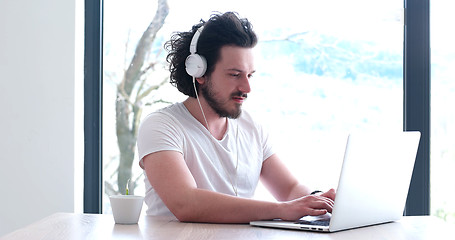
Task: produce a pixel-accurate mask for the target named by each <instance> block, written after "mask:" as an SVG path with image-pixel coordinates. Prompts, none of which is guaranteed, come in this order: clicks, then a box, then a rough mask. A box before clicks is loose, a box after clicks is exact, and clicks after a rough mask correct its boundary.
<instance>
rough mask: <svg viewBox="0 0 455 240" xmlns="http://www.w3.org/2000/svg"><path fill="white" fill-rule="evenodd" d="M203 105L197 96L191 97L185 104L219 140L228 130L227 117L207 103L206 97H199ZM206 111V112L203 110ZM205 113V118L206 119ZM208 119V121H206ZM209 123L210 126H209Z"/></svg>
mask: <svg viewBox="0 0 455 240" xmlns="http://www.w3.org/2000/svg"><path fill="white" fill-rule="evenodd" d="M199 100H200V103H201V106H199V103H198V101H197V99H196V98H192V97H189V98H187V99H186V100H185V101H184V102H183V104H184V105H185V107H186V108H187V109H188V111H189V112H190V113H191V115H192V116H193V117H194V118H195V119H196V120H198V121H199V122H200V123H201V124H202V125H203V126H204V127H205V128H207V130H208V131H209V132H210V134H212V136H213V137H214V138H216V139H218V140H221V139H222V138H223V136H224V134H225V133H226V130H227V118H225V117H220V116H219V115H218V114H217V113H216V112H215V111H213V109H212V108H211V107H210V106H209V105H208V104H207V102H206V101H205V99H204V98H199ZM201 107H202V110H203V111H204V114H203V113H202V111H201ZM204 115H205V119H204ZM205 120H207V123H206V122H205ZM207 124H208V126H207Z"/></svg>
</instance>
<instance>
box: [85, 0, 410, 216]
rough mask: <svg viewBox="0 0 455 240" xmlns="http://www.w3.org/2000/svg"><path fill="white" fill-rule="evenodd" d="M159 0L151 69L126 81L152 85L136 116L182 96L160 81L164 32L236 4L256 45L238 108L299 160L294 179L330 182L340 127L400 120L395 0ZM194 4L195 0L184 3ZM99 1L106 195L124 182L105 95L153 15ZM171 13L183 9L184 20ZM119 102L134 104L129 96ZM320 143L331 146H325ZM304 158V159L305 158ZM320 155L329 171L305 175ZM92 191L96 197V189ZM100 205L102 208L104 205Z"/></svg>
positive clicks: (146, 6) (136, 175)
mask: <svg viewBox="0 0 455 240" xmlns="http://www.w3.org/2000/svg"><path fill="white" fill-rule="evenodd" d="M168 3H169V15H168V16H167V17H166V20H165V22H164V25H163V26H162V28H161V29H160V30H159V32H158V33H157V35H156V38H155V39H154V43H153V45H152V46H151V48H150V50H149V53H150V54H149V55H148V58H147V59H146V61H145V62H146V64H149V65H146V66H153V67H154V68H153V71H149V72H148V73H146V74H144V75H143V78H140V79H139V81H142V80H146V81H144V83H145V85H140V84H139V85H136V86H135V87H133V88H132V89H133V91H132V92H138V90H139V88H140V87H139V86H142V87H144V89H145V87H147V86H146V85H147V84H148V85H149V86H152V85H159V86H160V87H159V90H157V91H154V92H153V94H151V95H149V98H147V99H146V98H144V99H143V100H142V104H144V103H150V104H144V105H142V106H143V109H142V117H144V116H146V114H147V113H148V112H151V111H153V110H155V109H157V108H159V107H162V106H164V105H166V104H168V103H170V102H175V101H181V100H182V99H184V97H183V96H181V95H179V93H178V91H177V90H176V89H173V87H171V86H169V85H168V84H167V83H164V84H163V85H160V84H161V80H163V79H165V78H166V71H165V69H164V65H163V62H164V60H163V59H164V57H165V52H162V51H161V50H160V49H161V46H162V45H163V43H164V41H166V40H167V39H168V38H169V36H170V34H171V32H173V31H186V30H188V29H189V28H190V27H191V25H192V24H193V23H195V22H197V21H198V20H199V19H201V18H203V19H207V18H208V16H209V15H210V13H211V12H212V11H213V10H218V11H221V12H224V11H228V10H233V9H237V6H242V8H241V9H239V10H237V11H238V12H239V14H240V15H241V16H243V17H248V18H249V19H250V20H251V21H252V22H253V25H254V28H255V30H256V32H257V34H258V36H259V40H260V43H259V44H258V46H257V48H256V50H257V55H258V57H257V58H256V67H257V69H258V74H256V76H255V78H254V80H253V81H252V83H251V84H252V89H253V90H252V93H251V94H250V97H249V99H248V101H247V103H246V104H245V108H246V109H247V110H248V111H249V112H251V113H252V114H253V115H255V116H256V118H259V119H261V121H263V124H264V125H266V127H268V128H269V129H271V130H270V131H271V134H272V135H273V136H274V137H275V138H276V140H275V141H276V142H277V143H278V145H277V146H278V148H279V152H280V155H281V156H282V158H283V159H285V161H287V162H288V164H289V165H290V166H291V168H292V169H296V168H298V169H303V171H304V173H305V174H300V173H299V175H302V176H303V178H302V179H301V180H302V181H304V182H305V183H307V184H309V185H310V186H314V187H317V188H321V189H323V188H327V187H333V185H334V184H336V182H337V178H338V176H337V174H338V173H339V163H340V160H341V157H340V156H342V151H343V147H344V144H345V137H346V136H347V132H349V131H353V130H361V129H368V128H389V129H399V130H401V129H402V125H403V124H402V122H403V118H402V116H403V108H402V106H403V90H402V89H403V80H402V76H403V44H402V43H403V10H402V9H403V5H402V4H400V3H399V2H398V3H397V2H396V1H381V2H378V3H377V4H374V3H373V4H372V3H370V2H369V3H368V4H366V3H364V1H358V0H357V1H348V2H343V3H340V2H339V1H334V0H326V1H316V2H315V1H299V3H298V7H290V6H295V4H296V3H295V1H289V3H286V2H283V1H280V3H279V4H278V3H277V4H276V5H270V6H268V7H270V9H269V10H268V9H267V8H266V7H267V6H264V7H265V8H264V9H263V10H261V11H257V3H255V2H254V1H247V2H245V1H241V2H240V1H226V2H216V1H205V2H204V3H203V4H202V1H201V3H198V1H172V0H169V1H168ZM249 4H251V6H248V5H249ZM184 5H188V6H184ZM194 5H198V8H194V7H192V6H194ZM262 6H263V5H262ZM327 6H330V7H327ZM104 7H105V8H104V13H105V18H104V27H105V29H104V82H103V84H102V85H103V95H102V96H103V107H102V109H103V128H102V130H103V131H102V132H103V151H102V153H103V154H102V155H103V163H104V173H103V174H102V176H103V177H104V178H103V181H105V186H108V187H105V188H104V192H107V193H108V194H111V193H117V192H122V191H123V190H122V188H123V186H125V184H126V183H125V179H123V180H122V181H123V182H122V183H120V184H119V183H118V178H117V176H116V174H117V173H116V172H117V170H118V169H120V170H122V167H120V168H119V167H118V166H119V153H120V152H119V150H117V149H118V146H117V145H116V141H117V137H118V136H117V135H116V130H115V123H116V122H115V121H116V118H117V117H118V116H115V104H116V103H118V101H119V100H125V94H124V93H122V92H121V91H119V93H117V89H118V86H119V83H120V82H121V79H122V77H123V75H124V71H125V70H126V69H128V66H129V65H130V62H131V59H132V57H133V55H134V50H135V49H136V43H137V41H138V39H139V38H140V36H141V34H142V33H143V32H144V30H145V28H146V26H147V25H148V24H149V23H150V21H151V19H152V18H153V14H154V12H155V10H156V8H157V1H151V0H149V1H145V0H144V1H139V0H138V1H129V2H128V4H126V3H123V2H122V1H113V0H106V1H104ZM372 8H374V9H375V11H374V12H372V11H371V9H372ZM188 9H192V10H191V11H188ZM248 9H250V10H248ZM271 14H273V16H274V17H273V18H272V17H270V15H271ZM118 16H128V17H125V18H119V17H118ZM181 16H185V21H182V20H181ZM117 19H118V20H121V21H120V22H119V21H117ZM278 19H281V20H280V21H278ZM111 20H112V22H110V21H111ZM127 23H128V24H130V25H127ZM372 26H374V27H372ZM150 63H155V64H152V65H150ZM141 69H142V70H144V69H146V68H145V67H144V68H141ZM131 96H133V97H135V96H138V95H137V94H132V95H131ZM126 103H127V104H131V105H130V106H136V105H135V104H134V103H135V101H134V100H132V99H128V101H126ZM123 117H124V119H127V120H129V121H130V124H129V125H128V126H130V127H131V126H133V125H132V124H131V123H132V122H134V121H133V120H134V117H133V116H132V115H129V116H126V115H125V116H123ZM277 122H278V123H279V124H276V123H277ZM288 127H292V128H288ZM279 143H286V144H281V145H280V144H279ZM296 144H298V145H296ZM302 146H305V147H306V149H304V150H305V151H302V150H301V148H302ZM321 146H325V148H322V147H321ZM326 148H332V149H334V151H326ZM130 150H131V149H130ZM130 153H131V152H130ZM95 155H96V154H95ZM100 155H101V154H98V155H96V156H94V160H93V161H95V162H96V161H99V158H98V160H96V158H97V157H99V156H100ZM296 156H298V158H296ZM137 161H138V160H137V159H133V164H132V165H131V169H132V171H133V174H132V175H131V176H130V177H129V178H130V179H131V180H130V181H132V182H133V188H134V185H135V187H136V189H135V191H138V192H137V193H138V194H142V193H141V192H140V191H143V185H142V182H143V180H142V176H141V174H142V171H141V170H140V169H139V168H138V166H137ZM86 162H87V160H86ZM304 163H305V164H304ZM306 163H311V164H313V165H311V166H310V167H308V166H307V165H306ZM86 164H87V163H86ZM327 164H330V165H332V166H333V167H332V168H330V169H329V172H327V173H326V176H330V177H328V178H327V179H326V180H325V181H323V182H321V181H320V177H316V176H315V175H314V173H315V171H314V169H320V168H321V167H322V166H326V165H327ZM128 168H129V166H128ZM86 173H87V168H86ZM99 175H101V174H99ZM99 175H98V176H99ZM94 176H95V177H94V178H93V179H92V181H99V179H100V178H97V177H96V174H94ZM315 180H317V181H315ZM87 182H90V180H86V184H85V185H86V186H87ZM130 189H131V185H130ZM93 193H94V191H92V194H93ZM257 195H258V196H257V197H258V198H268V197H269V196H267V194H266V193H265V192H264V191H263V189H262V190H261V189H259V190H258V193H257ZM89 196H90V195H89V194H88V193H87V192H86V199H92V198H90V197H89ZM93 199H95V200H94V202H97V201H98V202H100V201H101V198H99V199H96V198H93ZM105 199H106V198H105ZM88 201H90V200H88ZM104 203H105V204H106V203H108V201H106V200H105V201H104ZM100 209H101V207H99V208H98V212H99V211H100ZM104 210H105V211H109V208H108V207H107V205H104Z"/></svg>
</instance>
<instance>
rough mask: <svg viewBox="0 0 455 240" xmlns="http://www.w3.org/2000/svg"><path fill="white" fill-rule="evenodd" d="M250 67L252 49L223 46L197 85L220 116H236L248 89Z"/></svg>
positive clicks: (251, 71) (252, 66)
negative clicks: (211, 67)
mask: <svg viewBox="0 0 455 240" xmlns="http://www.w3.org/2000/svg"><path fill="white" fill-rule="evenodd" d="M254 72H255V69H254V61H253V50H252V49H251V48H242V47H236V46H224V47H222V48H221V50H220V59H219V60H218V62H217V63H216V65H215V70H214V71H213V72H212V74H211V75H210V76H205V82H204V84H202V86H201V93H202V96H203V97H204V98H205V100H206V101H207V103H208V104H209V105H210V107H212V109H213V110H214V111H215V112H216V113H217V114H218V115H219V116H220V117H228V118H238V117H239V116H240V113H241V112H242V109H241V106H242V103H243V101H245V100H246V98H247V93H249V92H250V91H251V89H250V82H249V80H250V78H251V77H252V75H253V73H254Z"/></svg>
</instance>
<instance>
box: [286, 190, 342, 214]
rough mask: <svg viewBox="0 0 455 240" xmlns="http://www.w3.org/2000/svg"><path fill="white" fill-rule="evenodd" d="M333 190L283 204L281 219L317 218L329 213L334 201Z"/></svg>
mask: <svg viewBox="0 0 455 240" xmlns="http://www.w3.org/2000/svg"><path fill="white" fill-rule="evenodd" d="M335 196H336V193H335V190H334V189H330V190H329V191H327V192H325V193H322V194H315V195H308V196H304V197H301V198H297V199H295V200H292V201H288V202H283V203H282V204H281V206H282V216H281V219H283V220H288V221H294V220H298V219H300V218H301V217H303V216H307V215H310V216H318V215H323V214H326V213H328V212H329V213H331V212H332V209H333V205H334V200H335Z"/></svg>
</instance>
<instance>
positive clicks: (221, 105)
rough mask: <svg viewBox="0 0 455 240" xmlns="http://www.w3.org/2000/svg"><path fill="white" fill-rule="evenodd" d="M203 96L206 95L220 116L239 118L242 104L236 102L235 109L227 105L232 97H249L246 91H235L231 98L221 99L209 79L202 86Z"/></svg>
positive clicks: (206, 98) (210, 104)
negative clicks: (230, 108)
mask: <svg viewBox="0 0 455 240" xmlns="http://www.w3.org/2000/svg"><path fill="white" fill-rule="evenodd" d="M201 93H202V96H204V98H205V100H206V101H207V103H208V104H209V106H210V107H211V108H212V109H213V110H214V111H215V112H216V113H217V114H218V115H219V116H220V117H227V118H231V119H237V118H238V117H240V114H241V113H242V105H241V104H235V108H234V109H233V110H229V109H228V108H227V107H226V106H225V105H226V104H227V102H229V100H230V99H232V97H236V96H239V97H244V98H247V97H248V96H247V94H246V93H242V92H240V91H237V92H234V93H232V94H231V98H229V99H228V100H226V101H223V100H220V99H218V98H217V97H216V93H215V91H214V90H213V86H212V84H211V81H207V84H206V85H204V86H202V88H201Z"/></svg>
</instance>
